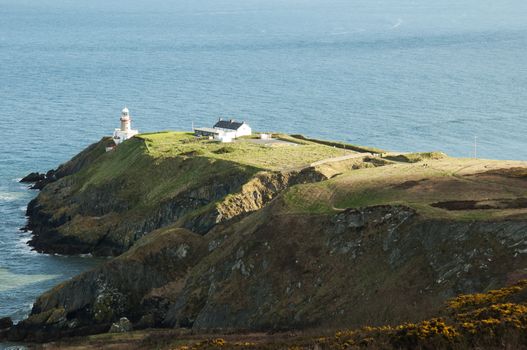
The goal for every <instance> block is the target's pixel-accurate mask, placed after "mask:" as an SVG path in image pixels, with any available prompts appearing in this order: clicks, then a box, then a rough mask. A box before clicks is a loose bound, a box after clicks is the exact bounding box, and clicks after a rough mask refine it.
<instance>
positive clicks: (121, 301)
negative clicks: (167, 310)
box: [9, 228, 207, 340]
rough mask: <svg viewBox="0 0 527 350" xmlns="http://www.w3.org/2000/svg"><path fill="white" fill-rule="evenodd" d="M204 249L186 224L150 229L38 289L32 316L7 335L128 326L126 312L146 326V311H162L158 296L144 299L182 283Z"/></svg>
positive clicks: (50, 336) (66, 333) (19, 336)
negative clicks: (112, 255) (96, 262)
mask: <svg viewBox="0 0 527 350" xmlns="http://www.w3.org/2000/svg"><path fill="white" fill-rule="evenodd" d="M206 252H207V245H206V243H205V240H204V238H203V237H202V236H200V235H197V234H194V233H191V232H189V231H187V230H184V229H177V228H166V229H164V230H160V231H156V232H153V233H152V234H150V235H149V236H148V237H145V238H144V239H142V240H140V241H139V242H137V244H136V245H135V246H134V247H133V248H132V249H130V250H129V251H128V252H126V253H125V254H123V255H121V256H120V257H118V258H116V259H113V260H111V261H109V262H108V263H106V264H103V265H102V266H100V267H98V268H96V269H94V270H92V271H88V272H86V273H83V274H81V275H79V276H77V277H75V278H73V279H72V280H70V281H67V282H64V283H63V284H61V285H59V286H57V287H55V288H54V289H52V290H51V291H49V292H47V293H45V294H44V295H42V296H41V297H40V298H38V299H37V301H36V302H35V304H34V306H33V310H32V311H31V314H30V316H29V317H28V318H27V319H26V320H24V321H22V322H20V323H19V324H18V325H16V326H15V327H14V328H13V329H12V330H10V333H9V336H10V338H11V339H13V340H15V339H23V338H31V337H33V338H35V337H37V338H38V339H42V337H44V336H45V337H47V338H46V339H53V338H58V337H63V336H71V335H80V334H90V333H99V332H106V331H108V329H110V328H111V327H112V325H113V324H114V323H117V324H118V326H119V329H121V330H126V329H131V328H130V327H129V326H128V325H127V324H126V323H127V322H125V321H123V320H122V318H124V317H125V318H126V319H127V320H129V322H130V323H137V324H139V325H141V324H142V325H144V326H149V325H151V324H147V323H146V319H145V317H144V316H145V315H155V314H156V312H157V311H156V310H155V307H154V306H158V307H159V308H160V310H159V312H160V313H162V314H164V311H163V310H162V308H163V303H162V302H159V303H157V304H156V305H155V304H154V303H152V302H148V301H151V300H153V299H155V298H156V295H157V294H159V293H160V290H159V289H158V288H162V287H163V286H166V285H167V284H170V283H176V284H177V283H180V284H181V283H183V282H182V281H184V278H185V277H186V275H187V273H188V270H189V269H190V268H191V267H192V266H194V265H195V264H196V263H197V262H198V261H199V260H200V259H201V258H202V257H203V256H204V255H205V254H206ZM178 281H179V282H178ZM143 303H144V306H143ZM156 317H157V318H163V317H164V316H156ZM43 330H45V332H44V333H42V331H43Z"/></svg>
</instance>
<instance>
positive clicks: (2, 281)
mask: <svg viewBox="0 0 527 350" xmlns="http://www.w3.org/2000/svg"><path fill="white" fill-rule="evenodd" d="M57 277H58V275H18V274H15V273H12V272H10V271H8V270H6V269H3V268H0V292H5V291H7V290H12V289H17V288H20V287H24V286H27V285H30V284H34V283H38V282H44V281H49V280H51V279H54V278H57Z"/></svg>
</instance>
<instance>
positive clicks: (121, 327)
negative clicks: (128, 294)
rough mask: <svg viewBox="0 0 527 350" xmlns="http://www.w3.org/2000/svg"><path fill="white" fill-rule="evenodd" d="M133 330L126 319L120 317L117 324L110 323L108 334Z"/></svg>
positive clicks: (130, 323)
mask: <svg viewBox="0 0 527 350" xmlns="http://www.w3.org/2000/svg"><path fill="white" fill-rule="evenodd" d="M132 330H133V327H132V322H130V320H129V319H127V318H126V317H121V318H120V319H119V322H116V323H112V326H111V327H110V330H109V331H108V333H126V332H131V331H132Z"/></svg>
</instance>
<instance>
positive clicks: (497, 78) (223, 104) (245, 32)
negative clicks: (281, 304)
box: [0, 0, 527, 318]
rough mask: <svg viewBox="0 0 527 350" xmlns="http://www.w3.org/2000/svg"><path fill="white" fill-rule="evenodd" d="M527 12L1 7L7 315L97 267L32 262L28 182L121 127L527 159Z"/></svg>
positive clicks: (386, 0)
mask: <svg viewBox="0 0 527 350" xmlns="http://www.w3.org/2000/svg"><path fill="white" fill-rule="evenodd" d="M526 14H527V2H525V1H523V0H502V1H494V0H493V1H491V0H466V1H454V0H444V1H432V0H420V1H418V0H400V1H393V0H375V1H372V0H338V1H337V0H265V1H263V0H262V1H259V0H172V1H169V0H164V1H161V0H150V1H138V0H112V1H107V0H104V1H103V0H41V1H38V2H36V1H30V0H0V139H1V142H0V218H1V222H0V315H12V316H14V317H15V318H20V317H21V316H22V315H23V314H24V312H27V310H28V308H29V305H30V304H31V303H32V301H33V300H34V298H35V297H36V296H37V295H38V294H39V293H41V292H42V291H44V290H46V289H47V288H49V287H51V286H52V285H53V284H54V283H56V282H57V281H59V280H63V279H66V278H69V277H71V276H72V275H74V274H76V273H78V272H79V271H82V270H84V269H86V268H89V267H91V266H93V264H95V262H94V261H92V260H91V259H88V258H71V257H70V258H65V257H55V256H46V255H40V254H36V253H33V252H31V251H30V250H29V248H28V247H27V246H26V245H25V241H27V239H28V235H27V234H22V233H20V232H19V231H18V230H17V228H18V227H21V226H23V224H24V221H25V218H24V213H23V209H24V206H25V205H26V203H27V201H28V200H29V199H30V198H32V196H34V195H35V194H34V193H33V192H31V191H28V190H26V189H25V187H24V186H21V185H20V184H18V183H17V182H16V181H15V180H16V179H17V178H20V177H22V176H23V175H25V174H26V173H28V172H30V171H32V170H46V169H49V168H52V167H55V166H56V165H57V164H59V163H61V162H63V161H65V160H67V159H69V158H70V157H71V156H73V155H74V154H75V153H77V152H78V151H80V150H81V149H82V148H83V147H85V146H86V145H88V144H90V143H92V142H94V141H96V140H98V139H99V138H100V137H101V136H103V135H108V134H110V133H111V131H112V130H113V128H114V127H116V126H117V124H118V117H119V111H120V109H121V108H122V107H123V106H125V105H126V106H128V107H129V108H130V110H131V114H132V116H133V118H134V125H135V126H136V127H137V128H139V129H140V130H141V131H154V130H160V129H190V128H191V125H192V123H194V124H195V125H196V126H209V125H210V124H211V123H213V122H214V120H215V119H216V118H218V117H220V116H222V117H227V118H229V117H231V118H236V119H244V120H246V121H248V122H249V123H250V124H251V125H252V127H253V129H256V130H266V131H275V130H279V131H285V132H291V133H302V134H306V135H309V136H314V137H321V138H326V139H335V140H342V141H347V142H352V143H356V144H364V145H374V146H378V147H382V148H386V149H394V150H401V151H414V150H442V151H445V152H447V153H448V154H450V155H454V156H471V155H472V152H473V142H474V136H477V137H478V151H479V152H478V153H479V156H480V157H487V158H500V159H526V158H527V148H526V147H525V135H526V134H527V126H526V124H525V115H526V113H527V59H526V57H527V21H525V15H526Z"/></svg>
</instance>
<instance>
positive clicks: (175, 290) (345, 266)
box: [11, 196, 527, 337]
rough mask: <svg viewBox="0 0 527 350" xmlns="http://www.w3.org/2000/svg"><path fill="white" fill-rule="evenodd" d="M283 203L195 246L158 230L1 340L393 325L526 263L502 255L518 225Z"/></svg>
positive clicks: (521, 224) (518, 233)
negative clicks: (302, 208) (298, 209)
mask: <svg viewBox="0 0 527 350" xmlns="http://www.w3.org/2000/svg"><path fill="white" fill-rule="evenodd" d="M282 199H283V198H282V197H281V196H278V198H276V200H274V201H272V202H270V204H269V205H267V206H266V207H264V209H262V210H260V211H258V212H256V213H252V214H248V215H247V216H246V217H244V218H243V219H242V220H239V221H236V222H229V224H220V225H218V226H216V227H215V228H214V229H213V230H212V231H210V232H209V233H208V234H207V235H205V236H202V235H198V234H195V233H192V232H190V231H187V230H184V229H179V228H164V229H160V230H157V231H156V232H154V233H152V234H149V235H147V236H145V237H143V238H142V239H140V240H139V241H138V242H137V243H136V244H135V245H134V246H133V247H132V248H131V249H130V250H129V251H128V252H126V253H125V254H123V255H121V256H120V257H118V258H116V259H114V260H112V261H109V262H108V263H106V264H103V265H102V266H101V267H99V268H97V269H95V270H93V271H89V272H87V273H84V274H82V275H81V276H79V277H77V278H74V279H73V280H71V281H68V282H65V283H63V284H62V285H60V286H58V287H56V288H54V289H53V290H52V291H50V292H48V293H46V294H44V295H43V296H41V297H40V298H39V299H38V300H37V302H36V303H35V306H34V308H33V311H32V314H31V316H30V317H29V318H28V320H26V321H24V322H22V323H21V325H20V326H15V327H14V329H13V331H12V333H11V334H17V332H18V334H19V335H20V334H26V336H36V335H35V333H38V332H41V330H42V329H45V330H46V334H47V336H53V337H58V336H65V335H72V334H79V333H80V332H82V333H85V334H89V333H97V332H101V331H102V332H107V331H108V329H110V328H111V327H112V325H113V324H116V325H117V326H115V327H113V328H114V329H113V330H115V331H120V330H121V329H128V328H127V326H126V327H124V326H123V327H121V326H119V324H120V320H121V319H122V318H123V317H126V318H127V319H128V320H129V322H130V323H131V326H132V327H133V328H134V329H141V328H151V327H183V328H191V329H192V330H193V331H196V332H215V331H221V332H226V331H241V330H245V331H261V330H265V331H269V330H284V329H303V328H306V327H318V326H321V325H324V327H352V326H358V325H363V324H364V323H367V324H372V325H375V324H381V323H386V322H390V323H392V322H393V323H396V322H401V321H409V320H418V319H423V318H425V317H428V316H429V315H431V314H433V313H435V312H436V311H437V310H438V309H439V308H440V307H441V305H442V303H443V302H444V300H445V299H446V298H449V297H451V296H453V295H457V294H460V293H468V292H474V291H483V290H485V289H486V288H490V287H494V286H499V285H503V283H505V281H506V280H507V279H508V278H509V276H510V274H509V273H508V272H514V271H523V270H522V269H523V267H524V266H525V264H527V254H518V255H516V256H515V255H514V252H515V250H514V249H512V250H511V249H509V248H510V247H511V246H513V247H519V248H518V249H523V247H524V246H525V243H524V242H525V241H526V240H525V239H524V236H525V233H526V232H527V222H525V221H510V222H484V223H483V222H482V223H473V222H460V221H458V222H456V221H448V220H431V219H424V218H423V217H421V216H419V215H418V214H417V213H416V212H415V211H414V210H413V209H410V208H408V207H404V206H388V205H383V206H374V207H367V208H357V209H347V210H344V211H342V212H340V213H337V214H302V215H300V214H295V215H289V214H287V206H286V204H285V202H284V201H283V200H282ZM496 233H498V234H496ZM211 246H212V247H214V249H210V247H211ZM489 247H492V249H489ZM504 267H506V268H504ZM475 269H477V271H478V273H475V271H476V270H475ZM125 323H126V322H125ZM24 332H25V333H24ZM38 334H40V335H41V333H38ZM41 336H42V335H41Z"/></svg>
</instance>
